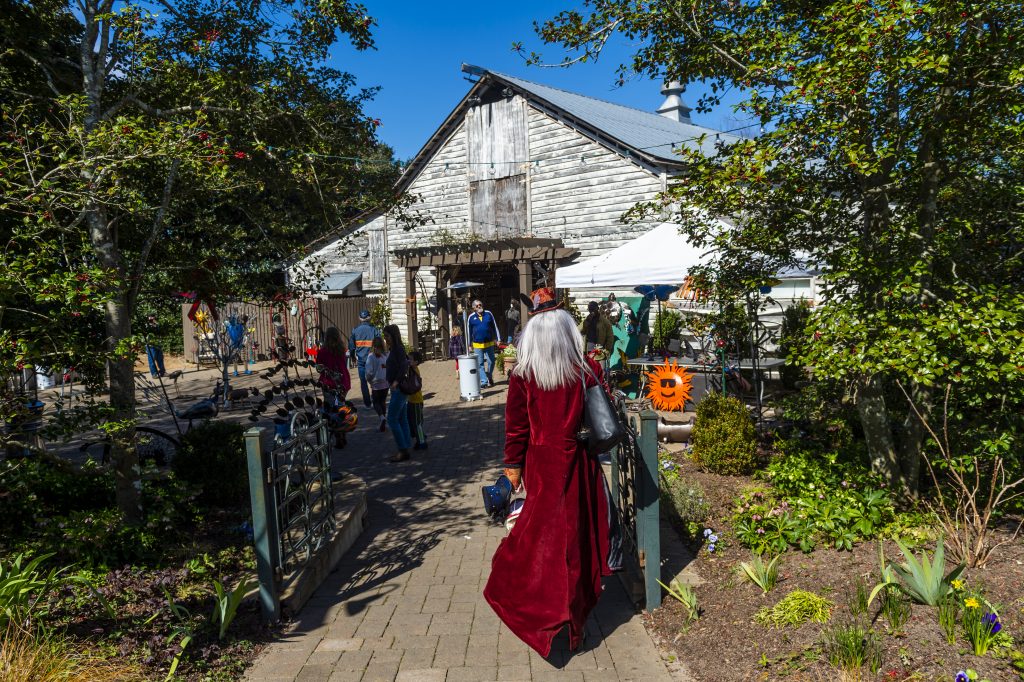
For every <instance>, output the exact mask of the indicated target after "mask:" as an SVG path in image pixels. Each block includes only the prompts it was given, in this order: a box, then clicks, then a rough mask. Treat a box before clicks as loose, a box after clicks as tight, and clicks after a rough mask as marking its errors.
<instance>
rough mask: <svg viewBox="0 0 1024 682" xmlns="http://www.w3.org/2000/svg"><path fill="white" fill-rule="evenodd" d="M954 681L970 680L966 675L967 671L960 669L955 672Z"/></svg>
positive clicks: (964, 681) (965, 681) (968, 681)
mask: <svg viewBox="0 0 1024 682" xmlns="http://www.w3.org/2000/svg"><path fill="white" fill-rule="evenodd" d="M954 682H970V678H969V677H967V673H965V672H964V671H963V670H961V671H960V672H958V673H957V674H956V680H955V681H954Z"/></svg>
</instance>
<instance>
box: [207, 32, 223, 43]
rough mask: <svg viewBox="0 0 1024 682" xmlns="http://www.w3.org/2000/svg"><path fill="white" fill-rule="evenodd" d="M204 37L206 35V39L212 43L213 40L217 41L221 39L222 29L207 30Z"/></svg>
mask: <svg viewBox="0 0 1024 682" xmlns="http://www.w3.org/2000/svg"><path fill="white" fill-rule="evenodd" d="M204 37H205V38H206V39H207V40H208V41H210V42H211V43H212V42H215V41H217V40H219V39H220V31H217V30H213V31H207V32H206V33H205V34H204Z"/></svg>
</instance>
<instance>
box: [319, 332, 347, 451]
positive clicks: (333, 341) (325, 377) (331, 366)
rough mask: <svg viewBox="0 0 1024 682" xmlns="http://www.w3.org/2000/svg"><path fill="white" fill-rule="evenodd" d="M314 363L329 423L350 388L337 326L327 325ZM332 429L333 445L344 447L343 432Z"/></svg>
mask: <svg viewBox="0 0 1024 682" xmlns="http://www.w3.org/2000/svg"><path fill="white" fill-rule="evenodd" d="M316 364H317V366H318V367H320V385H321V386H322V387H323V389H324V411H325V412H326V414H327V415H328V423H330V417H331V415H332V414H334V415H337V412H338V409H339V408H340V407H341V406H342V404H343V403H344V402H345V395H346V394H347V393H348V392H349V390H350V389H351V388H352V377H351V376H350V375H349V373H348V353H347V352H346V349H345V341H344V340H343V339H342V338H341V332H340V331H338V328H337V327H328V328H327V331H325V332H324V345H323V347H322V348H320V351H319V352H318V353H317V354H316ZM332 431H333V433H334V447H336V448H343V447H345V433H344V432H343V431H341V430H340V429H338V428H333V429H332Z"/></svg>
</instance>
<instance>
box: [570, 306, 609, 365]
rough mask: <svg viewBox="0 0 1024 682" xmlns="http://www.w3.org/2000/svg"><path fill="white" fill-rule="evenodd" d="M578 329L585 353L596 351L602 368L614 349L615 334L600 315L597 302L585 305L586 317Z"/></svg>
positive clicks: (599, 307)
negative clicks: (584, 343)
mask: <svg viewBox="0 0 1024 682" xmlns="http://www.w3.org/2000/svg"><path fill="white" fill-rule="evenodd" d="M579 328H580V332H581V333H582V334H583V340H584V341H586V349H587V352H588V353H592V352H594V351H598V352H599V354H600V356H601V363H602V367H603V366H604V363H605V361H606V360H607V359H608V357H609V356H610V355H611V353H612V349H613V348H614V347H615V332H614V331H613V330H612V323H611V322H609V321H608V318H607V317H605V316H604V315H602V314H601V306H599V305H598V303H597V301H591V302H590V303H588V304H587V316H586V317H585V318H583V321H582V322H580V327H579Z"/></svg>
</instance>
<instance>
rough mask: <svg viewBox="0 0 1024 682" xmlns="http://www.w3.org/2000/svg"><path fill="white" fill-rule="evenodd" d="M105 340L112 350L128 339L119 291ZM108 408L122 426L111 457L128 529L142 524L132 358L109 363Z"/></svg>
mask: <svg viewBox="0 0 1024 682" xmlns="http://www.w3.org/2000/svg"><path fill="white" fill-rule="evenodd" d="M105 312H106V328H107V339H108V342H109V343H110V344H111V346H112V348H111V350H114V347H116V345H117V344H118V343H119V342H120V341H122V340H124V339H126V338H128V337H129V336H131V311H130V310H129V309H128V303H127V296H126V294H125V293H124V292H123V291H122V292H119V293H118V294H117V296H115V297H114V298H113V299H112V300H111V301H110V302H109V303H107V307H106V311H105ZM108 372H109V374H110V406H111V407H112V408H113V411H114V414H113V420H114V421H116V422H118V423H120V424H125V425H126V426H125V428H122V429H117V430H116V431H115V432H113V433H112V434H111V435H112V437H113V442H112V444H111V449H110V456H111V463H112V465H113V467H114V485H115V494H116V499H117V508H118V509H119V510H120V511H121V513H122V514H123V515H124V520H125V522H126V523H127V524H129V525H138V524H139V523H141V522H142V471H141V470H140V468H139V457H138V454H137V452H136V451H135V358H134V357H133V356H128V357H115V358H114V359H112V360H110V362H109V363H108Z"/></svg>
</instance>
